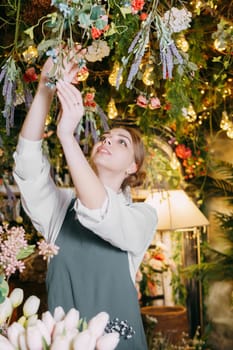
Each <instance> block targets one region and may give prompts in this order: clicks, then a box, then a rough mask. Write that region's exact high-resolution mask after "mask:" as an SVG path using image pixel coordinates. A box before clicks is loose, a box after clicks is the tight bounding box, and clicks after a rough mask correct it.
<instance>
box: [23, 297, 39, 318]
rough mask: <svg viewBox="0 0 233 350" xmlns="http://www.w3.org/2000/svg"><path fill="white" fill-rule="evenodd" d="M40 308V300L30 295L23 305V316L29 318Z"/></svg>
mask: <svg viewBox="0 0 233 350" xmlns="http://www.w3.org/2000/svg"><path fill="white" fill-rule="evenodd" d="M39 306H40V299H39V298H38V297H37V296H35V295H31V296H30V297H29V298H28V299H27V300H26V301H25V303H24V305H23V314H24V316H25V317H30V316H32V315H35V314H36V313H37V311H38V309H39Z"/></svg>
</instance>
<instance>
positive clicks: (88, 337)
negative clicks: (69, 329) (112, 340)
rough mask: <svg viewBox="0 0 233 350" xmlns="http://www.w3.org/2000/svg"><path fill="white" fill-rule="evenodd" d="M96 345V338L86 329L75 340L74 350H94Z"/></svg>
mask: <svg viewBox="0 0 233 350" xmlns="http://www.w3.org/2000/svg"><path fill="white" fill-rule="evenodd" d="M95 345H96V338H95V337H94V336H93V334H92V333H91V332H90V331H89V330H88V329H86V330H85V331H82V332H80V333H79V334H78V335H77V336H76V337H75V338H74V340H73V348H74V350H81V349H82V350H84V349H85V350H94V349H95Z"/></svg>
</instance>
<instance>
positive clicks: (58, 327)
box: [52, 320, 65, 339]
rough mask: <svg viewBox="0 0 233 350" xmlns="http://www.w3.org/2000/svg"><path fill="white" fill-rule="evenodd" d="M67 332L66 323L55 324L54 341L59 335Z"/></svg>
mask: <svg viewBox="0 0 233 350" xmlns="http://www.w3.org/2000/svg"><path fill="white" fill-rule="evenodd" d="M64 331H65V321H64V320H62V321H59V322H57V323H56V324H55V327H54V331H53V335H52V337H53V339H55V338H56V337H57V336H58V335H61V334H63V333H64Z"/></svg>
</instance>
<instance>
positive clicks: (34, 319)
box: [26, 314, 38, 327]
mask: <svg viewBox="0 0 233 350" xmlns="http://www.w3.org/2000/svg"><path fill="white" fill-rule="evenodd" d="M37 320H38V315H37V314H34V315H31V316H30V317H28V319H27V320H26V327H29V326H34V325H35V324H36V322H37Z"/></svg>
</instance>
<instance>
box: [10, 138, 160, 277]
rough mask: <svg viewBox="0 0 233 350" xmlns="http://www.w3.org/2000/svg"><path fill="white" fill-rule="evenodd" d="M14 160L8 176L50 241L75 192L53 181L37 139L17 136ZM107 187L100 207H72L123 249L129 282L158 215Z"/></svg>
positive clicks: (84, 222)
mask: <svg viewBox="0 0 233 350" xmlns="http://www.w3.org/2000/svg"><path fill="white" fill-rule="evenodd" d="M14 160H15V166H14V171H13V175H14V179H15V181H16V183H17V185H18V187H19V190H20V193H21V201H22V205H23V207H24V210H25V212H26V213H27V215H28V216H29V217H30V219H31V221H32V223H33V225H34V227H35V228H36V230H37V231H38V232H40V233H41V234H42V235H43V236H44V238H45V239H46V240H47V241H49V242H55V241H56V238H57V236H58V234H59V231H60V229H61V226H62V223H63V220H64V218H65V215H66V211H67V208H68V206H69V204H70V202H71V199H72V198H74V197H75V191H74V189H72V188H61V187H58V186H56V184H55V183H54V181H53V179H52V177H51V175H50V164H49V161H48V159H47V158H46V156H45V155H44V154H43V152H42V140H40V141H30V140H26V139H24V138H23V137H22V136H19V141H18V145H17V149H16V152H15V153H14ZM106 190H107V193H108V199H107V200H106V202H105V203H104V205H103V207H102V208H100V209H88V208H86V207H85V206H84V205H83V204H82V203H81V202H80V200H79V199H78V198H77V199H76V201H75V204H74V209H75V211H76V215H77V218H78V219H79V221H80V222H81V224H82V225H83V226H85V227H87V228H88V229H90V230H92V231H93V232H94V233H95V234H97V235H98V236H100V237H102V238H103V239H104V240H106V241H108V242H110V243H111V244H112V245H114V246H116V247H118V248H120V249H122V250H125V251H127V252H128V259H129V267H130V273H131V278H132V280H133V282H134V281H135V276H136V272H137V270H138V267H139V265H140V263H141V261H142V259H143V256H144V254H145V252H146V250H147V248H148V246H149V245H150V243H151V241H152V240H153V237H154V234H155V230H156V226H157V214H156V211H155V209H154V208H153V207H152V206H150V205H149V204H146V203H144V202H143V203H141V202H140V203H133V202H131V201H129V199H128V198H126V196H125V195H124V194H123V193H120V194H117V193H116V192H114V191H113V190H112V189H110V188H106ZM93 195H94V194H93Z"/></svg>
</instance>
